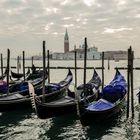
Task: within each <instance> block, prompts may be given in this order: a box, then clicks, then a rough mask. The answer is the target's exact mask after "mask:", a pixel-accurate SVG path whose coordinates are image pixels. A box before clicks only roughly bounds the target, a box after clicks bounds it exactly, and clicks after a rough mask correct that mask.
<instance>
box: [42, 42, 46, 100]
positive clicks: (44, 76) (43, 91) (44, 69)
mask: <svg viewBox="0 0 140 140" xmlns="http://www.w3.org/2000/svg"><path fill="white" fill-rule="evenodd" d="M45 80H46V49H45V41H43V89H42V94H43V102H45Z"/></svg>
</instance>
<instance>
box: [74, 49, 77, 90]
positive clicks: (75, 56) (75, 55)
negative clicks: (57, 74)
mask: <svg viewBox="0 0 140 140" xmlns="http://www.w3.org/2000/svg"><path fill="white" fill-rule="evenodd" d="M74 60H75V61H74V62H75V69H74V70H75V88H77V52H76V46H75V47H74Z"/></svg>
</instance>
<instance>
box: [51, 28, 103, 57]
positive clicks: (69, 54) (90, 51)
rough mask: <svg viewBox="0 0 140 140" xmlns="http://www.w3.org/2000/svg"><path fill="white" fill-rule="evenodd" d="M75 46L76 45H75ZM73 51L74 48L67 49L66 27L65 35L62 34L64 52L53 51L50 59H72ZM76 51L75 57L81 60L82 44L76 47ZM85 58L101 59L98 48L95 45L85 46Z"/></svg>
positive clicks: (82, 54)
mask: <svg viewBox="0 0 140 140" xmlns="http://www.w3.org/2000/svg"><path fill="white" fill-rule="evenodd" d="M75 48H76V46H75ZM74 51H75V50H71V51H70V50H69V36H68V32H67V29H66V32H65V36H64V53H57V52H56V53H53V54H52V59H54V60H73V59H74ZM76 52H77V59H78V60H83V59H84V45H82V47H81V45H80V46H79V48H76ZM87 59H88V60H97V59H101V53H100V52H98V48H96V47H95V46H93V47H90V48H87Z"/></svg>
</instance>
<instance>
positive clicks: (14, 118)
mask: <svg viewBox="0 0 140 140" xmlns="http://www.w3.org/2000/svg"><path fill="white" fill-rule="evenodd" d="M11 63H12V64H13V65H14V63H15V62H14V61H13V62H11ZM15 64H16V63H15ZM30 64H31V62H29V61H27V62H26V65H27V66H30ZM50 64H51V66H74V62H73V61H51V62H50ZM134 64H135V66H137V67H138V66H140V61H139V60H135V62H134ZM35 65H38V66H42V62H41V61H36V62H35ZM87 65H88V66H94V67H96V66H101V61H88V62H87ZM78 66H83V61H78ZM116 66H123V67H126V66H127V61H120V62H114V61H111V62H110V67H111V68H110V70H107V61H105V68H106V69H105V84H108V83H109V82H110V81H111V80H112V78H113V76H114V73H115V70H114V67H116ZM72 72H73V74H74V71H73V70H72ZM92 72H93V71H92V70H87V81H88V80H89V79H90V77H91V76H92ZM97 72H98V73H99V75H100V76H101V70H97ZM121 73H122V74H123V75H124V76H125V78H126V75H127V74H126V71H125V70H121ZM139 73H140V71H138V70H137V71H134V98H135V99H134V103H135V116H134V118H133V119H132V118H131V112H130V118H129V119H127V120H126V112H125V110H122V112H121V114H119V115H118V116H116V117H115V118H112V119H109V120H105V121H102V122H98V123H93V122H91V123H90V124H89V125H86V126H85V125H82V124H81V122H80V120H79V118H78V116H76V115H72V114H71V115H65V116H61V117H56V118H50V119H46V120H41V119H38V118H37V116H36V114H35V113H34V111H33V110H31V109H28V110H20V111H13V112H6V113H0V140H47V139H50V140H63V139H65V140H67V139H68V140H69V139H81V140H82V139H83V140H84V139H89V140H93V139H95V140H96V139H97V140H112V139H113V140H114V139H115V140H117V139H118V140H127V139H129V140H140V107H139V105H138V101H137V97H136V93H137V92H138V87H139V86H140V76H139V75H140V74H139ZM66 74H67V70H56V69H55V70H51V76H50V77H51V82H58V81H60V80H61V79H63V78H64V77H65V75H66ZM77 78H78V84H80V83H82V82H83V70H78V74H77ZM73 82H74V80H73ZM71 88H73V87H72V86H71Z"/></svg>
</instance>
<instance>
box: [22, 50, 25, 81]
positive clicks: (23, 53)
mask: <svg viewBox="0 0 140 140" xmlns="http://www.w3.org/2000/svg"><path fill="white" fill-rule="evenodd" d="M22 55H23V76H24V81H25V52H24V51H23V52H22Z"/></svg>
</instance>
